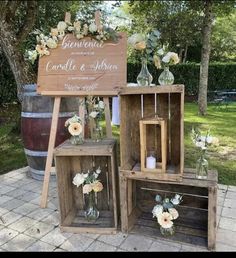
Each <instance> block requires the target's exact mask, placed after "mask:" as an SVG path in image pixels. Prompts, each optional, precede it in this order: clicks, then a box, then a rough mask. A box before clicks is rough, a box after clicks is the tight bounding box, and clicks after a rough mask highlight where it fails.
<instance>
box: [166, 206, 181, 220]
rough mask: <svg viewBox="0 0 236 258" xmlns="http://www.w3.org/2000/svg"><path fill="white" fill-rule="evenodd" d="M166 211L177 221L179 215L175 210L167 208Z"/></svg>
mask: <svg viewBox="0 0 236 258" xmlns="http://www.w3.org/2000/svg"><path fill="white" fill-rule="evenodd" d="M168 211H169V213H170V215H171V216H172V218H173V219H177V218H178V217H179V213H178V211H177V210H176V209H175V208H169V209H168Z"/></svg>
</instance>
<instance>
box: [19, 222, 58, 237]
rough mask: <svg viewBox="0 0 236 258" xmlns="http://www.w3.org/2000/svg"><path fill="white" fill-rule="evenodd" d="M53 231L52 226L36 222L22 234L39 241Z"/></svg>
mask: <svg viewBox="0 0 236 258" xmlns="http://www.w3.org/2000/svg"><path fill="white" fill-rule="evenodd" d="M53 229H54V226H53V225H50V224H47V223H43V222H37V223H35V224H33V225H32V226H31V227H30V228H28V229H27V230H26V231H25V232H24V234H26V235H28V236H31V237H35V238H38V239H39V238H41V237H43V236H45V235H46V234H47V233H48V232H50V231H52V230H53Z"/></svg>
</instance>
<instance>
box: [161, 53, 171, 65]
mask: <svg viewBox="0 0 236 258" xmlns="http://www.w3.org/2000/svg"><path fill="white" fill-rule="evenodd" d="M170 57H171V55H170V52H168V53H167V54H166V55H165V56H164V57H163V58H162V61H163V62H164V63H169V62H170Z"/></svg>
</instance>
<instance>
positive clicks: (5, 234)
mask: <svg viewBox="0 0 236 258" xmlns="http://www.w3.org/2000/svg"><path fill="white" fill-rule="evenodd" d="M18 234H19V233H18V232H17V231H15V230H12V229H9V228H3V229H1V230H0V245H3V244H5V243H6V242H8V241H9V240H10V239H12V238H13V237H15V236H16V235H18Z"/></svg>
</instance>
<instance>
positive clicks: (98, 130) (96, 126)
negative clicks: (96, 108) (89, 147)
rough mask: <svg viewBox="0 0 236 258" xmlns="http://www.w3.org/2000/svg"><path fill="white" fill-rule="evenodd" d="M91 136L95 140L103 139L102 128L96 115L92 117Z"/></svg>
mask: <svg viewBox="0 0 236 258" xmlns="http://www.w3.org/2000/svg"><path fill="white" fill-rule="evenodd" d="M91 138H92V140H94V141H95V142H99V141H101V140H102V139H103V129H102V126H101V123H100V119H99V118H98V117H97V118H94V121H93V125H92V131H91Z"/></svg>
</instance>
